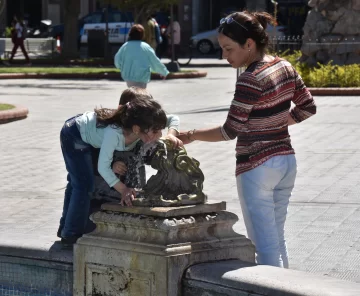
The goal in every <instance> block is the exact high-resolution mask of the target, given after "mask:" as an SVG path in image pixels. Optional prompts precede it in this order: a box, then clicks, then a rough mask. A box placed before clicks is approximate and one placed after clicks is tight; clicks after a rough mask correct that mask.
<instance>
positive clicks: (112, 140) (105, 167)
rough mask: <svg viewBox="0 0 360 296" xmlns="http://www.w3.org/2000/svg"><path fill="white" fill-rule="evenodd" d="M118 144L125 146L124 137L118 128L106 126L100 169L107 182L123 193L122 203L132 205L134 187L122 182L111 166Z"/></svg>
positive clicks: (100, 155) (99, 163)
mask: <svg viewBox="0 0 360 296" xmlns="http://www.w3.org/2000/svg"><path fill="white" fill-rule="evenodd" d="M117 146H120V147H124V148H125V139H124V137H123V136H122V135H120V134H119V133H118V132H117V131H116V129H114V128H112V127H106V128H105V131H104V138H103V142H102V144H101V148H100V154H99V160H98V171H99V174H100V175H101V176H102V177H103V178H104V180H105V181H106V183H107V184H108V185H109V186H110V187H113V188H114V189H115V190H116V191H118V192H119V193H120V194H121V202H120V203H121V204H122V205H123V204H124V203H125V204H126V205H128V206H131V200H133V199H134V197H135V192H134V189H133V188H128V187H127V186H126V185H125V184H124V183H122V182H121V181H120V179H119V178H118V177H117V176H116V175H115V173H114V172H113V170H112V168H111V164H112V161H113V156H114V151H115V148H116V147H117Z"/></svg>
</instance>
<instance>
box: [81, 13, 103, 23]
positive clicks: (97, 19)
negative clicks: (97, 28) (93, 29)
mask: <svg viewBox="0 0 360 296" xmlns="http://www.w3.org/2000/svg"><path fill="white" fill-rule="evenodd" d="M101 21H102V15H101V13H93V14H90V15H88V16H86V17H84V19H83V23H84V24H98V23H101Z"/></svg>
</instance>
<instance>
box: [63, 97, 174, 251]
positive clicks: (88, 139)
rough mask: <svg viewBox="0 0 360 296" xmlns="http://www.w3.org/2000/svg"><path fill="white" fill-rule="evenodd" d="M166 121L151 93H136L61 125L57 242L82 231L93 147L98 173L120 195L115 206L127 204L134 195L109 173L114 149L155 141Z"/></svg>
mask: <svg viewBox="0 0 360 296" xmlns="http://www.w3.org/2000/svg"><path fill="white" fill-rule="evenodd" d="M167 121H168V120H167V117H166V114H165V112H164V110H163V109H162V108H161V106H160V104H159V103H158V102H156V101H155V100H153V99H152V97H151V95H149V94H147V93H138V94H136V98H134V99H133V100H131V102H128V103H126V104H125V105H123V106H122V107H121V108H119V109H118V110H112V109H104V108H103V109H95V112H85V113H84V114H82V115H77V116H75V117H73V118H70V119H69V120H67V121H66V122H65V124H64V126H63V128H62V130H61V133H60V142H61V150H62V153H63V156H64V160H65V165H66V169H67V171H68V176H67V180H68V184H67V186H66V190H65V197H64V208H63V214H62V217H61V219H60V227H59V231H58V233H59V234H60V236H61V238H62V240H61V241H62V243H64V244H65V245H72V244H74V243H75V242H76V240H77V239H78V238H79V237H80V236H82V234H83V233H84V229H85V226H86V223H87V219H88V215H89V204H90V198H91V196H92V192H93V190H94V173H93V166H92V153H93V148H100V154H99V161H98V171H99V173H100V175H101V176H102V177H103V178H104V180H105V181H106V183H107V184H108V185H109V186H110V187H113V188H114V189H115V190H116V191H118V192H119V193H120V194H121V202H120V203H121V204H122V205H127V206H131V205H132V204H131V201H132V200H133V199H134V198H135V191H134V189H133V188H129V187H127V186H126V185H125V184H124V183H122V182H121V181H120V179H119V178H118V177H117V176H116V175H115V173H114V172H113V171H112V169H111V163H112V160H113V155H114V151H115V150H117V151H128V150H132V149H133V148H134V147H135V146H136V144H137V142H138V141H140V140H141V141H142V142H143V143H151V142H154V141H156V140H158V139H159V138H160V137H161V130H162V129H163V128H165V126H166V125H167ZM169 122H170V123H169V125H170V126H171V125H172V124H173V123H172V122H175V123H178V118H177V117H176V116H172V117H171V116H170V120H169ZM175 128H176V127H175ZM173 138H175V137H173ZM170 140H171V137H170ZM176 141H177V140H176ZM176 143H179V142H176Z"/></svg>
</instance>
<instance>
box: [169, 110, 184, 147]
mask: <svg viewBox="0 0 360 296" xmlns="http://www.w3.org/2000/svg"><path fill="white" fill-rule="evenodd" d="M166 117H167V122H166V127H167V128H168V132H167V135H166V137H165V138H167V139H169V140H170V141H171V142H172V143H173V146H174V147H175V148H176V147H179V146H183V143H182V141H181V139H179V138H177V136H178V135H179V126H180V119H179V116H177V115H173V114H169V115H166Z"/></svg>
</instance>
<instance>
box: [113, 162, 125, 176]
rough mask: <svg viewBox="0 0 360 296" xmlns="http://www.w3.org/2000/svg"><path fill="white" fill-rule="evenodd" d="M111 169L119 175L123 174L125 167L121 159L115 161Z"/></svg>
mask: <svg viewBox="0 0 360 296" xmlns="http://www.w3.org/2000/svg"><path fill="white" fill-rule="evenodd" d="M112 170H113V172H114V173H115V174H119V175H120V176H125V174H126V171H127V167H126V165H125V163H124V162H122V161H115V162H114V163H113V166H112Z"/></svg>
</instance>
